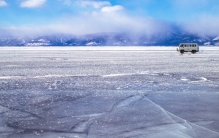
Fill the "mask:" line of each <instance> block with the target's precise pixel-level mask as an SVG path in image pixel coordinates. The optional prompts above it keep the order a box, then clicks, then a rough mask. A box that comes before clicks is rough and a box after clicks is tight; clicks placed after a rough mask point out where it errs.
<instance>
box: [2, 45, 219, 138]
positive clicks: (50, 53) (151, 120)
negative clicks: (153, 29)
mask: <svg viewBox="0 0 219 138" xmlns="http://www.w3.org/2000/svg"><path fill="white" fill-rule="evenodd" d="M0 137H1V138H8V137H10V138H18V137H19V138H35V137H36V138H37V137H42V138H125V137H126V138H131V137H133V138H145V137H147V138H164V137H166V138H167V137H168V138H170V137H171V138H206V137H208V138H219V47H200V52H198V53H196V54H191V53H185V54H180V53H179V52H177V51H176V47H62V48H61V47H34V48H33V47H0Z"/></svg>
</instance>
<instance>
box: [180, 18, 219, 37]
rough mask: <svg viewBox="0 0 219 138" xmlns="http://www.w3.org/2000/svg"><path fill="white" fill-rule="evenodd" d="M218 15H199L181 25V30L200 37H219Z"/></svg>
mask: <svg viewBox="0 0 219 138" xmlns="http://www.w3.org/2000/svg"><path fill="white" fill-rule="evenodd" d="M218 19H219V15H215V16H210V15H200V16H199V17H198V18H196V19H194V20H190V21H189V22H187V23H184V24H183V25H182V28H183V29H184V30H185V31H187V32H190V33H193V34H198V35H200V36H206V35H219V31H218V30H219V20H218Z"/></svg>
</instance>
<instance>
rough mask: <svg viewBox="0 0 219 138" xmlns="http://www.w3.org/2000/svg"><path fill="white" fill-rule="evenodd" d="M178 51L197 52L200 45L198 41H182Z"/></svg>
mask: <svg viewBox="0 0 219 138" xmlns="http://www.w3.org/2000/svg"><path fill="white" fill-rule="evenodd" d="M177 51H180V53H184V52H192V53H196V52H198V51H199V46H198V44H197V43H180V44H179V47H178V48H177Z"/></svg>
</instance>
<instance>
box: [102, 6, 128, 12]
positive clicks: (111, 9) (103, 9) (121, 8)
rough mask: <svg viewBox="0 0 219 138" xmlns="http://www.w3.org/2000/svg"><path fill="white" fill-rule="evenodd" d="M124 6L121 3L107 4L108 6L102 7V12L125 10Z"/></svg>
mask: <svg viewBox="0 0 219 138" xmlns="http://www.w3.org/2000/svg"><path fill="white" fill-rule="evenodd" d="M123 9H124V8H123V7H122V6H120V5H116V6H106V7H103V8H102V9H101V12H116V11H121V10H123Z"/></svg>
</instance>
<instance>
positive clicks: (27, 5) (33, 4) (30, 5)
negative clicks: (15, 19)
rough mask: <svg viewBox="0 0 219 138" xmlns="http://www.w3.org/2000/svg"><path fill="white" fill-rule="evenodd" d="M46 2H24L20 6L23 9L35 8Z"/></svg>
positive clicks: (33, 0)
mask: <svg viewBox="0 0 219 138" xmlns="http://www.w3.org/2000/svg"><path fill="white" fill-rule="evenodd" d="M45 2H46V0H25V1H23V2H21V4H20V6H21V7H25V8H35V7H40V6H42V5H43V4H44V3H45Z"/></svg>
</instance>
